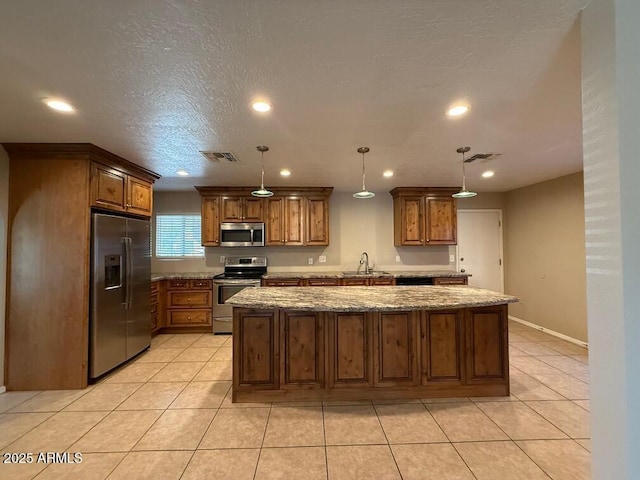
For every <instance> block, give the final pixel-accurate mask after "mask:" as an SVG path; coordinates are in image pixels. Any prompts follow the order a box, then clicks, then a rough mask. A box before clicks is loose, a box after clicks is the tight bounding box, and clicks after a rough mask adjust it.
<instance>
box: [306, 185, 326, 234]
mask: <svg viewBox="0 0 640 480" xmlns="http://www.w3.org/2000/svg"><path fill="white" fill-rule="evenodd" d="M306 210H307V215H306V217H307V218H306V226H307V228H306V234H307V238H306V242H305V245H329V199H328V198H327V197H308V198H307V208H306Z"/></svg>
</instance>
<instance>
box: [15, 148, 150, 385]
mask: <svg viewBox="0 0 640 480" xmlns="http://www.w3.org/2000/svg"><path fill="white" fill-rule="evenodd" d="M3 147H4V149H5V150H6V152H7V154H8V156H9V198H8V203H9V205H8V215H7V218H6V226H7V237H8V245H9V247H8V251H7V285H11V288H10V289H7V302H6V305H7V308H6V327H5V328H6V347H7V348H6V357H5V362H6V363H5V381H6V386H7V389H8V390H69V389H79V388H84V387H86V386H87V381H88V377H89V374H88V359H89V311H90V308H89V305H90V291H89V290H90V289H89V278H90V271H91V266H90V255H91V244H90V239H91V210H92V209H91V207H98V208H100V209H107V210H112V211H117V212H124V211H125V209H126V203H127V192H128V190H129V189H128V187H127V178H128V177H135V178H136V179H141V180H144V181H145V182H147V184H148V185H149V188H150V185H151V184H152V183H153V182H154V181H155V180H156V179H158V178H159V175H158V174H156V173H154V172H151V171H150V170H147V169H145V168H143V167H140V166H138V165H135V164H134V163H131V162H129V161H127V160H126V159H124V158H121V157H118V156H117V155H114V154H112V153H110V152H108V151H106V150H103V149H101V148H99V147H96V146H95V145H91V144H87V143H82V144H71V143H63V144H51V143H36V144H16V143H4V144H3ZM133 190H136V189H133ZM98 201H100V202H102V203H98ZM148 208H149V213H150V211H151V210H150V209H151V204H149V207H148ZM135 213H137V214H140V212H138V211H136V212H135ZM149 213H147V214H146V215H148V214H149ZM59 285H64V288H52V286H59ZM148 321H149V322H151V312H149V320H148ZM34 332H37V335H35V336H34ZM34 339H36V340H34ZM34 341H37V348H34V343H33V342H34Z"/></svg>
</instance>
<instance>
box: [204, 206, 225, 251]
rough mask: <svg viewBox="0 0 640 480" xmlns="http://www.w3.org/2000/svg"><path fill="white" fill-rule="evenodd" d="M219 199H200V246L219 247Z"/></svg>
mask: <svg viewBox="0 0 640 480" xmlns="http://www.w3.org/2000/svg"><path fill="white" fill-rule="evenodd" d="M219 203H220V198H219V197H202V227H201V228H202V238H201V240H202V245H203V246H205V247H217V246H218V245H220V208H219Z"/></svg>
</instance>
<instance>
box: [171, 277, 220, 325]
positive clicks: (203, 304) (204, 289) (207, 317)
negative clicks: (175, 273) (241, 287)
mask: <svg viewBox="0 0 640 480" xmlns="http://www.w3.org/2000/svg"><path fill="white" fill-rule="evenodd" d="M212 300H213V285H212V282H211V280H182V279H173V280H167V325H166V326H167V327H189V328H203V327H210V326H211V325H212V323H211V321H212Z"/></svg>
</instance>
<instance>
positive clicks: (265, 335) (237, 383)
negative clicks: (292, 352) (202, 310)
mask: <svg viewBox="0 0 640 480" xmlns="http://www.w3.org/2000/svg"><path fill="white" fill-rule="evenodd" d="M275 312H276V310H250V309H244V308H234V309H233V351H234V355H233V388H234V389H236V388H241V389H242V388H243V387H244V389H248V390H250V389H278V388H279V387H280V381H279V373H280V362H279V361H278V359H279V358H280V354H279V353H280V352H279V345H280V336H279V335H278V333H277V332H279V328H278V318H277V317H276V314H275Z"/></svg>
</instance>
